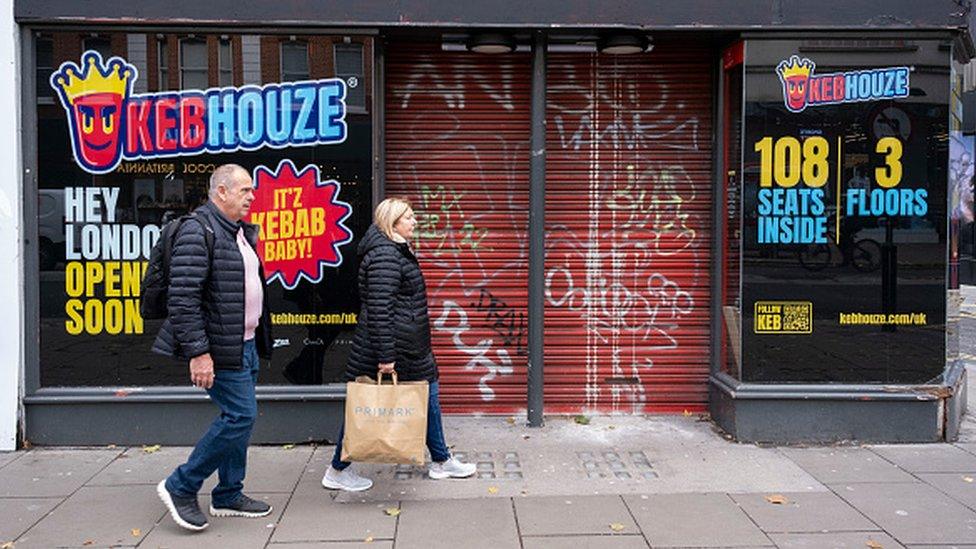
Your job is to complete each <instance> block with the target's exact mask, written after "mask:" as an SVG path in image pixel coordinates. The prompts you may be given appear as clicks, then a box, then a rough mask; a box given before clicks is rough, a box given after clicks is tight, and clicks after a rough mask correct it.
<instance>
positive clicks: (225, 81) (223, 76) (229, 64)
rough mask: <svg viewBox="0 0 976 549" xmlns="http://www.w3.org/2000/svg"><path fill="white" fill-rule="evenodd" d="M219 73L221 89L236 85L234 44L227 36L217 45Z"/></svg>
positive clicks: (221, 38)
mask: <svg viewBox="0 0 976 549" xmlns="http://www.w3.org/2000/svg"><path fill="white" fill-rule="evenodd" d="M217 72H218V84H219V85H220V86H221V87H224V86H233V85H234V44H233V42H231V40H230V38H228V37H226V36H221V37H220V41H219V42H218V44H217Z"/></svg>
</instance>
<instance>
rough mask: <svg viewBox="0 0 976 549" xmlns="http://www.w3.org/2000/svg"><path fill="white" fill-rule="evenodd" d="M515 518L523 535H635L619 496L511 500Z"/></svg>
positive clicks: (627, 512) (634, 525) (633, 523)
mask: <svg viewBox="0 0 976 549" xmlns="http://www.w3.org/2000/svg"><path fill="white" fill-rule="evenodd" d="M514 501H515V516H516V517H517V518H518V527H519V532H521V533H522V535H523V536H547V535H582V534H600V535H603V534H612V533H614V530H612V529H611V528H610V525H611V524H621V525H623V529H622V530H620V531H619V532H618V533H620V534H635V533H639V530H638V529H637V524H636V523H635V522H634V519H633V517H631V515H630V512H629V511H628V510H627V506H626V505H624V502H623V500H622V499H620V496H555V497H553V496H548V497H533V498H515V500H514Z"/></svg>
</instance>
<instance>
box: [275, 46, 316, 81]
mask: <svg viewBox="0 0 976 549" xmlns="http://www.w3.org/2000/svg"><path fill="white" fill-rule="evenodd" d="M309 76H310V73H309V70H308V43H307V42H301V41H297V40H292V41H288V42H282V43H281V80H282V81H283V82H295V81H298V80H308V78H309Z"/></svg>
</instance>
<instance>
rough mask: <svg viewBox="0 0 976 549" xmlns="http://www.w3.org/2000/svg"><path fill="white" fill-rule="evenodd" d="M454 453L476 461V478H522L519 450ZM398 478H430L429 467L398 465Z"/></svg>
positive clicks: (469, 460) (459, 456) (470, 461)
mask: <svg viewBox="0 0 976 549" xmlns="http://www.w3.org/2000/svg"><path fill="white" fill-rule="evenodd" d="M452 455H453V456H454V457H456V458H458V459H459V460H461V461H463V462H465V463H474V464H475V467H477V472H475V474H474V476H475V478H479V479H497V480H522V478H523V477H522V461H521V459H520V458H519V455H518V452H505V451H495V452H486V451H455V452H452ZM393 478H394V479H396V480H414V479H418V480H419V479H425V478H430V477H428V476H427V467H418V466H416V465H397V466H396V470H394V472H393Z"/></svg>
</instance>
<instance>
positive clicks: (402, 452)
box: [341, 372, 430, 465]
mask: <svg viewBox="0 0 976 549" xmlns="http://www.w3.org/2000/svg"><path fill="white" fill-rule="evenodd" d="M382 378H383V374H378V375H377V376H376V379H375V380H374V379H372V378H369V377H365V376H363V377H358V378H356V381H350V382H348V383H346V419H345V422H346V423H345V434H344V435H343V438H342V456H341V458H342V460H343V461H367V462H372V463H412V464H415V465H423V464H424V448H425V446H426V444H425V443H426V440H427V398H428V391H429V390H430V388H429V387H428V385H427V382H426V381H410V382H403V383H397V377H396V372H394V373H393V375H392V378H393V383H389V382H387V383H382Z"/></svg>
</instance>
